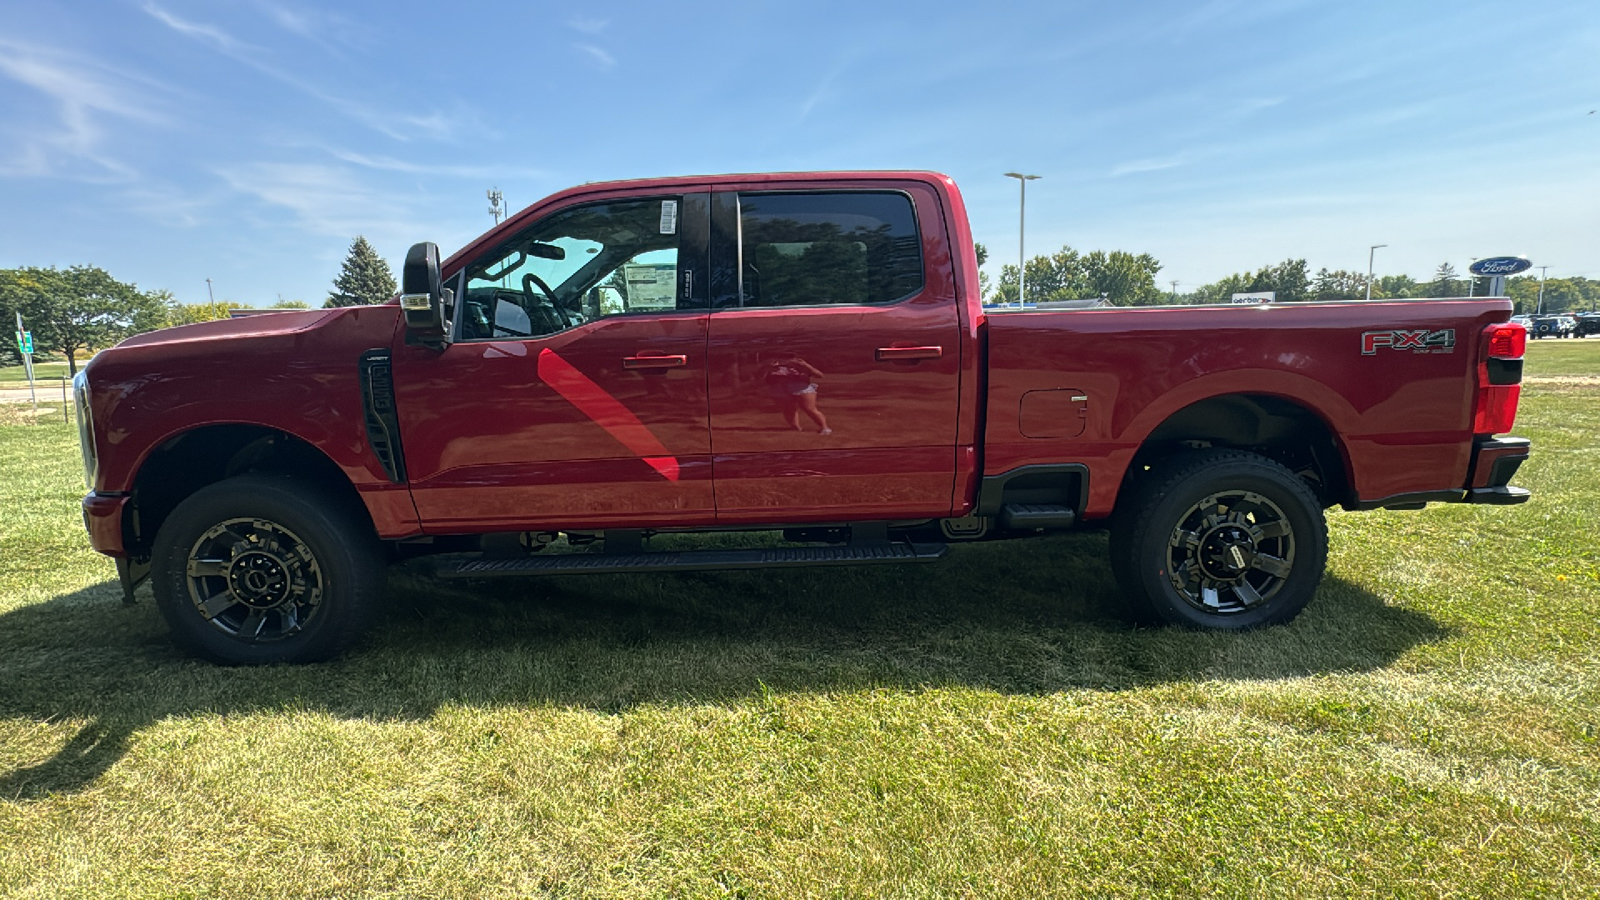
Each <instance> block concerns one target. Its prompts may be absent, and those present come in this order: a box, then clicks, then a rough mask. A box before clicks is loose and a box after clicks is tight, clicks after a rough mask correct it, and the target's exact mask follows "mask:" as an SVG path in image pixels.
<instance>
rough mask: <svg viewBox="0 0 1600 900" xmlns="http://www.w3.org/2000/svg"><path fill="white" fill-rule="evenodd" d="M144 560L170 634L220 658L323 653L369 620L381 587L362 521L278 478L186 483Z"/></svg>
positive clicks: (241, 661)
mask: <svg viewBox="0 0 1600 900" xmlns="http://www.w3.org/2000/svg"><path fill="white" fill-rule="evenodd" d="M151 561H152V568H151V579H150V580H151V587H152V589H153V590H154V592H155V596H156V605H157V606H158V607H159V608H160V610H161V614H162V616H163V617H164V618H166V620H167V624H168V625H169V626H170V627H171V629H172V637H173V640H174V641H175V642H176V643H177V644H178V646H179V647H181V648H182V649H184V650H185V651H187V652H189V653H191V654H193V655H195V656H198V657H201V658H203V659H208V660H210V661H212V662H216V663H222V664H224V665H263V664H268V663H307V662H316V661H319V660H324V659H328V658H330V657H333V656H335V655H337V654H338V653H339V652H340V651H342V650H344V649H345V648H346V647H348V646H349V645H350V644H351V643H352V642H354V641H355V639H356V638H357V637H359V636H360V635H361V634H362V632H364V631H365V630H366V629H367V627H368V626H369V625H370V624H371V623H372V620H373V619H374V617H375V615H376V612H377V607H378V598H379V596H380V595H381V593H382V590H383V578H384V568H383V556H382V553H381V545H380V544H379V542H378V539H377V536H376V535H375V534H374V533H373V530H372V526H371V524H369V523H368V522H366V521H365V519H364V517H362V516H359V515H357V514H356V513H355V511H353V510H350V509H348V508H346V507H345V506H343V505H340V504H337V503H335V502H332V501H331V500H330V499H329V498H328V495H327V492H326V491H319V490H318V489H316V488H315V487H313V486H311V485H308V484H304V483H301V482H297V481H295V480H294V479H292V478H287V477H282V476H270V475H242V476H239V477H237V478H230V479H228V480H226V481H220V482H218V483H216V484H212V485H209V486H207V487H204V488H202V489H200V490H199V491H196V492H195V493H194V494H192V495H190V496H189V497H188V498H187V499H185V500H184V501H183V502H182V503H180V504H178V507H177V508H176V509H174V510H173V511H172V514H171V515H169V516H168V517H167V520H166V521H165V522H164V523H162V525H161V530H160V532H159V533H158V534H157V535H156V541H155V547H154V548H153V554H152V560H151Z"/></svg>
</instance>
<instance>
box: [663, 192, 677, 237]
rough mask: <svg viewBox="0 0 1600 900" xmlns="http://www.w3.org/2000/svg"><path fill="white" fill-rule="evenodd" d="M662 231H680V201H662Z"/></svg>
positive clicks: (670, 232) (672, 232)
mask: <svg viewBox="0 0 1600 900" xmlns="http://www.w3.org/2000/svg"><path fill="white" fill-rule="evenodd" d="M661 233H662V234H677V233H678V201H676V200H663V201H661Z"/></svg>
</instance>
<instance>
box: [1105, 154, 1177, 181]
mask: <svg viewBox="0 0 1600 900" xmlns="http://www.w3.org/2000/svg"><path fill="white" fill-rule="evenodd" d="M1181 165H1183V160H1182V159H1181V158H1180V157H1176V156H1169V157H1167V158H1166V159H1133V160H1129V161H1128V162H1125V163H1122V164H1121V165H1118V166H1116V167H1114V168H1112V170H1111V177H1112V178H1121V177H1122V176H1124V175H1136V174H1138V173H1140V172H1159V171H1161V170H1162V169H1175V168H1177V167H1178V166H1181Z"/></svg>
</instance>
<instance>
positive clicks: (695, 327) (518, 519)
mask: <svg viewBox="0 0 1600 900" xmlns="http://www.w3.org/2000/svg"><path fill="white" fill-rule="evenodd" d="M707 207H708V194H706V193H704V192H700V193H673V194H671V195H656V194H644V195H637V196H634V195H621V196H617V195H612V196H608V197H606V198H605V199H601V200H590V201H577V202H574V203H572V204H571V205H567V206H564V207H562V208H560V209H557V210H554V211H552V212H550V213H549V214H548V215H546V216H543V217H542V218H540V219H539V220H537V221H536V222H534V223H533V224H532V225H530V226H528V227H527V228H525V229H522V230H521V231H519V232H517V233H516V234H515V235H513V236H512V237H510V238H508V239H507V240H506V241H504V242H502V243H501V244H500V245H499V246H496V247H493V248H490V249H488V250H486V251H484V252H483V253H482V254H480V255H479V256H478V258H476V259H474V260H471V261H469V262H468V263H467V264H466V266H465V268H464V270H462V271H461V272H459V273H446V275H447V277H448V276H454V278H453V281H452V282H451V283H452V284H453V286H454V289H455V291H456V294H457V300H456V304H455V316H454V324H453V329H454V335H455V340H454V341H453V342H452V343H451V344H450V345H449V346H448V347H447V348H446V349H445V350H444V351H443V352H442V353H440V352H437V351H434V350H430V349H427V348H422V347H406V346H400V347H396V348H395V351H394V353H395V377H394V381H395V390H396V396H397V406H398V412H399V416H400V425H401V434H402V437H403V441H402V444H403V450H404V454H405V460H406V469H407V473H406V474H407V477H408V478H409V480H410V485H411V493H412V498H413V500H414V502H415V503H416V507H417V513H418V515H419V516H420V518H421V520H422V523H423V527H424V528H425V529H426V530H429V531H434V532H449V531H490V530H514V529H547V528H548V529H557V528H584V527H605V526H606V525H611V524H622V525H628V526H639V525H650V524H656V523H673V524H681V523H692V522H694V521H696V520H697V519H698V520H700V521H703V522H706V523H709V522H711V521H712V518H713V515H714V511H713V501H712V491H711V461H710V434H709V428H708V422H707V404H706V391H705V383H706V327H707V322H708V314H707V310H706V306H707V303H706V289H705V284H706V280H707V279H706V278H705V277H704V272H705V265H706V253H707V229H708V212H707Z"/></svg>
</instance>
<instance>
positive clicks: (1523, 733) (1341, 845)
mask: <svg viewBox="0 0 1600 900" xmlns="http://www.w3.org/2000/svg"><path fill="white" fill-rule="evenodd" d="M1527 372H1528V375H1529V383H1528V384H1527V386H1526V387H1525V390H1524V395H1523V397H1524V399H1523V405H1522V415H1521V416H1520V417H1519V418H1520V422H1519V425H1518V428H1517V433H1518V434H1521V435H1525V436H1528V437H1531V438H1532V439H1533V441H1534V457H1533V459H1532V461H1531V462H1530V463H1529V464H1528V465H1527V466H1525V467H1524V469H1523V471H1522V472H1521V473H1520V474H1519V477H1518V478H1517V483H1519V484H1521V485H1523V486H1526V487H1530V488H1532V489H1533V490H1534V499H1533V501H1532V502H1530V503H1528V504H1526V505H1523V506H1519V507H1513V508H1502V509H1496V508H1475V507H1461V506H1447V507H1441V506H1434V507H1430V508H1429V509H1427V510H1425V511H1422V512H1377V513H1363V514H1347V513H1334V514H1332V515H1331V528H1332V534H1333V550H1332V555H1331V558H1330V561H1329V572H1328V578H1327V581H1326V582H1325V584H1324V586H1323V588H1322V590H1321V592H1320V593H1319V594H1318V596H1317V599H1316V600H1315V601H1314V602H1313V603H1312V605H1311V606H1310V608H1309V609H1308V610H1307V611H1306V613H1305V614H1304V615H1303V616H1302V617H1301V618H1300V619H1299V620H1298V621H1296V622H1295V623H1294V624H1293V625H1291V626H1288V627H1283V628H1276V629H1270V630H1267V631H1262V632H1258V633H1254V634H1246V635H1209V634H1193V633H1186V632H1179V631H1174V630H1164V629H1162V630H1144V629H1138V630H1136V629H1132V628H1129V627H1128V626H1126V625H1124V624H1122V622H1121V620H1120V619H1118V618H1117V617H1116V615H1115V603H1116V595H1115V591H1114V588H1113V586H1112V582H1111V578H1110V575H1109V573H1108V572H1107V571H1106V568H1105V566H1104V564H1103V562H1102V560H1103V557H1104V554H1105V538H1104V536H1103V535H1102V534H1099V533H1094V532H1086V533H1081V534H1072V535H1068V536H1063V537H1057V538H1049V539H1043V540H1039V541H1032V542H1014V543H1009V544H994V545H987V546H968V547H959V548H956V549H955V550H953V551H952V554H951V557H952V558H951V559H950V560H947V561H946V562H944V563H943V564H939V565H934V566H918V567H909V568H904V569H892V568H891V569H884V568H868V569H833V570H830V569H819V570H809V571H807V570H798V571H790V572H778V573H707V574H695V575H675V576H658V575H653V576H587V577H570V578H562V579H552V580H542V581H529V582H500V583H485V584H482V585H470V584H469V585H467V586H466V587H465V588H463V587H458V586H451V587H441V586H438V585H435V584H432V583H430V582H428V581H426V580H424V579H422V578H421V577H420V576H418V575H417V574H414V573H411V572H408V571H397V572H396V573H395V574H394V576H393V577H392V579H391V582H390V592H391V595H392V596H391V604H390V612H389V615H388V617H387V619H386V621H385V623H384V624H383V625H382V627H381V628H380V629H379V630H378V631H377V632H376V633H375V634H374V635H373V636H372V638H371V639H370V640H368V641H367V642H366V643H365V644H364V645H363V646H361V647H360V648H359V649H358V650H356V651H355V652H353V653H351V654H350V655H348V656H347V657H345V658H344V659H341V660H339V661H336V662H333V663H329V664H323V665H317V666H309V667H303V668H273V669H254V670H237V669H222V668H216V667H213V666H209V665H205V664H202V663H197V662H193V661H191V660H188V659H185V658H183V657H182V656H179V655H178V654H177V653H176V652H175V651H174V650H173V649H172V647H171V646H170V645H169V643H168V642H167V639H166V637H165V633H164V628H163V626H162V625H161V623H160V622H159V620H158V615H157V613H156V611H155V609H154V608H153V604H152V602H151V601H150V599H149V596H148V589H141V594H142V595H143V596H142V598H141V602H140V603H139V604H137V605H136V606H134V607H131V608H124V607H123V606H122V605H121V604H120V600H119V591H118V589H117V587H116V585H115V582H114V571H113V567H112V565H111V563H110V562H109V561H107V560H105V559H102V558H100V557H98V556H96V555H95V554H93V553H92V552H91V551H89V549H88V546H87V543H86V541H85V538H84V536H83V532H82V528H81V525H80V520H79V514H78V507H77V504H78V499H79V496H80V494H81V493H82V478H81V466H80V464H79V460H78V454H77V447H76V443H75V437H74V434H73V431H72V428H71V427H70V426H68V425H65V424H62V423H61V421H60V419H59V417H58V418H55V419H53V420H52V419H49V418H48V417H46V419H45V420H44V421H41V422H40V423H38V424H22V423H21V419H20V417H19V416H18V415H17V414H15V413H10V414H7V413H5V412H4V411H3V410H0V417H3V416H6V415H10V418H9V419H4V418H0V421H3V422H9V423H12V424H0V895H6V896H33V897H50V898H54V897H62V896H94V897H103V896H144V895H154V894H160V895H173V894H176V895H183V896H199V895H204V896H228V897H233V896H249V897H324V896H325V897H347V896H353V895H361V894H366V895H392V896H408V897H409V896H417V897H478V896H522V895H529V894H548V895H552V896H573V897H577V896H597V897H617V896H637V897H658V896H663V895H686V896H698V897H725V896H734V897H789V896H842V897H866V896H892V897H945V896H951V895H965V896H985V897H987V896H1014V897H1025V898H1038V897H1046V896H1066V895H1094V896H1102V895H1120V896H1147V895H1166V896H1190V895H1197V894H1210V895H1222V896H1238V895H1241V894H1266V895H1276V896H1286V897H1293V896H1303V895H1333V896H1357V895H1371V894H1382V895H1396V894H1398V895H1405V896H1425V897H1433V896H1477V897H1506V896H1527V897H1533V896H1594V895H1595V894H1597V893H1600V617H1597V611H1600V546H1597V543H1596V541H1597V535H1600V341H1595V340H1590V341H1541V342H1532V343H1531V345H1530V347H1529V360H1528V365H1527ZM57 415H58V416H59V410H57Z"/></svg>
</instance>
